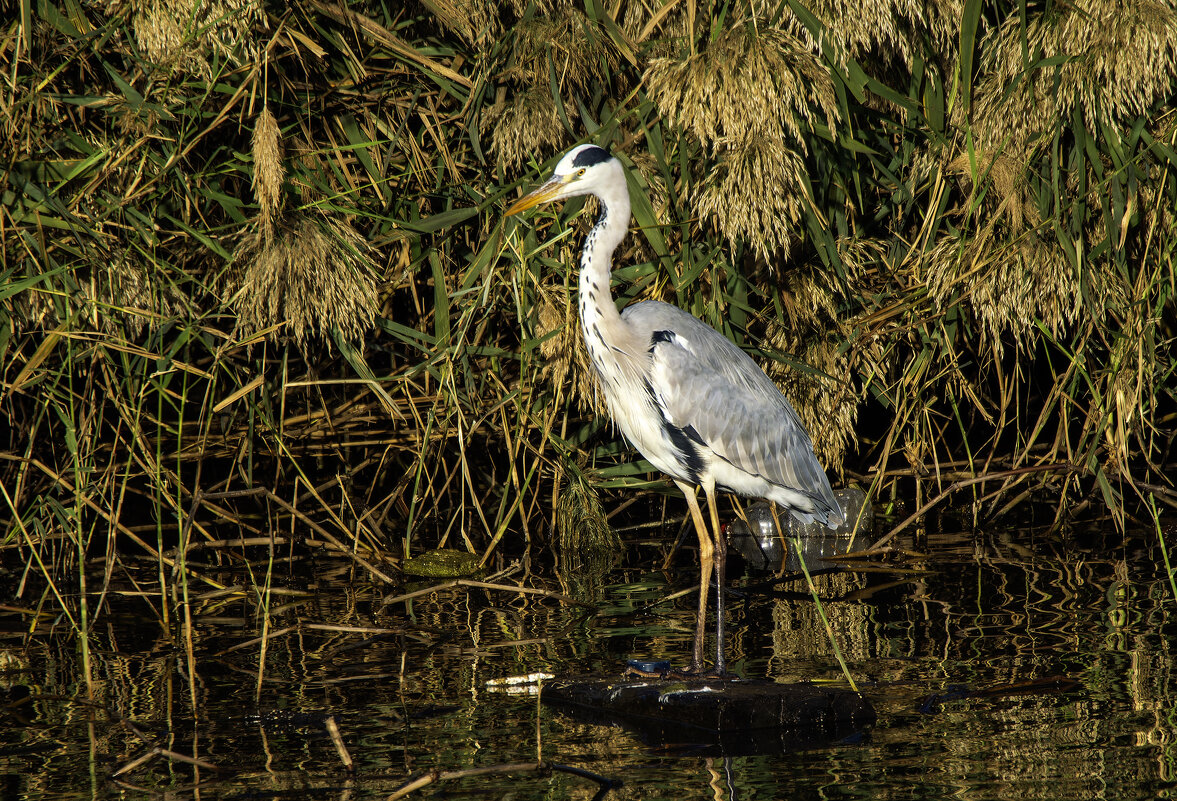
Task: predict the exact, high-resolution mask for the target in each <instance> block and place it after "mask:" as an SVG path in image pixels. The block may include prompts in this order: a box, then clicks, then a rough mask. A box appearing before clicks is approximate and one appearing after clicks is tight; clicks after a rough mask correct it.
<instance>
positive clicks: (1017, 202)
mask: <svg viewBox="0 0 1177 801" xmlns="http://www.w3.org/2000/svg"><path fill="white" fill-rule="evenodd" d="M948 169H949V171H951V172H954V173H956V174H957V175H959V176H961V181H962V183H963V184H965V186H966V187H967V188H969V189H970V194H971V195H973V196H975V195H976V194H977V193H978V192H980V190H981V188H982V187H987V188H989V189H990V190H991V191H990V192H989V193H988V194H987V196H986V201H987V202H986V203H985V206H986V207H987V208H995V210H996V213H997V214H1004V215H1005V217H1006V219H1008V221H1009V225H1010V229H1011V230H1012V231H1013V233H1015V234H1020V233H1022V232H1023V231H1024V230H1025V229H1026V228H1037V227H1038V226H1039V225H1040V224H1041V222H1042V218H1041V217H1040V215H1039V214H1038V206H1037V205H1036V204H1035V203H1034V202H1033V201H1032V200H1031V199H1030V198H1029V197H1027V194H1026V170H1027V165H1026V163H1025V162H1023V161H1019V160H1017V159H1012V158H1010V157H1009V156H1006V155H1004V154H1001V153H993V152H989V153H981V154H977V159H976V164H975V169H976V171H977V174H976V175H975V176H974V175H973V174H972V169H973V165H972V160H971V159H970V158H969V154H968V153H961V154H960V155H959V156H957V157H956V158H954V159H953V160H952V161H950V162H949V163H948Z"/></svg>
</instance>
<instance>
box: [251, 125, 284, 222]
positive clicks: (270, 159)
mask: <svg viewBox="0 0 1177 801" xmlns="http://www.w3.org/2000/svg"><path fill="white" fill-rule="evenodd" d="M285 179H286V168H285V167H284V166H283V164H282V131H281V130H279V128H278V121H277V120H276V119H274V114H273V112H271V111H270V107H269V106H268V105H267V106H266V107H265V108H263V109H262V113H261V114H259V115H258V117H257V122H256V123H255V124H254V128H253V196H254V197H255V198H257V204H258V208H259V209H260V210H261V217H260V220H259V222H260V224H261V230H262V236H263V237H264V238H265V240H266V241H267V242H269V241H270V240H271V239H272V238H273V236H274V224H275V222H276V221H277V219H278V216H279V215H280V214H281V212H282V184H283V182H284V181H285Z"/></svg>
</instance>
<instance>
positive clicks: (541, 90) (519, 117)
mask: <svg viewBox="0 0 1177 801" xmlns="http://www.w3.org/2000/svg"><path fill="white" fill-rule="evenodd" d="M482 128H483V130H488V129H489V130H490V132H491V138H490V141H491V148H492V149H493V150H494V152H495V153H497V154H498V156H499V158H501V159H502V160H503V162H504V163H505V164H506V165H507V166H509V167H519V166H521V165H522V164H523V162H524V161H525V160H526V159H527V158H529V157H530V156H531V154H533V153H535V152H537V151H545V150H550V149H552V148H553V147H554V146H555V145H557V144H559V143H560V142H562V141H563V140H564V126H563V125H561V124H560V116H559V114H557V112H556V101H555V99H554V98H553V97H552V93H551V90H550V89H548V86H547V84H536V85H534V86H531V87H530V88H528V89H527V90H526V91H524V92H522V93H520V94H516V95H515V96H514V97H512V98H511V99H510V100H504V101H502V102H500V103H497V104H495V105H494V106H492V107H491V108H489V109H487V111H486V113H485V114H483V117H482Z"/></svg>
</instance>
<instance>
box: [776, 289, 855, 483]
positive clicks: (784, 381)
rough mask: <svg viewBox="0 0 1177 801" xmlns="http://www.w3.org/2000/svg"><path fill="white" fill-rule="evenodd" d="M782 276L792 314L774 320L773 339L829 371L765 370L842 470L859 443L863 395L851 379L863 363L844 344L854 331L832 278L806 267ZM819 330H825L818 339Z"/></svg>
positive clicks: (828, 459)
mask: <svg viewBox="0 0 1177 801" xmlns="http://www.w3.org/2000/svg"><path fill="white" fill-rule="evenodd" d="M781 280H782V281H783V283H784V286H783V287H782V290H781V305H782V306H783V308H784V311H785V315H786V316H785V317H783V318H781V319H780V320H779V321H778V320H773V321H771V322H770V323H769V326H768V332H767V337H766V340H767V343H768V345H769V347H770V348H771V349H773V350H776V351H778V352H781V353H787V354H790V355H791V356H792V357H793V358H794V359H795V361H796V363H798V364H805V365H808V366H810V367H812V368H814V369H815V370H818V371H820V372H821V373H824V375H821V374H815V373H813V372H808V371H806V372H802V371H800V370H798V369H796V368H794V367H792V366H790V365H789V364H787V363H785V362H782V361H772V362H769V363H768V364H767V366H766V368H765V370H766V372H767V373H768V375H769V376H770V377H771V378H772V379H773V380H774V381H776V383H777V384H778V385H779V386H780V387H781V390H782V391H783V392H784V393H785V396H786V397H787V398H789V401H790V402H791V403H792V405H793V408H794V409H795V410H796V412H797V416H798V417H799V418H800V419H801V422H802V424H803V425H804V426H805V429H806V430H807V431H808V432H809V435H810V437H811V438H812V440H813V447H814V451H815V452H816V453H817V455H818V457H819V458H820V459H821V460H822V463H823V464H826V465H828V466H829V467H831V468H833V469H835V470H838V471H841V469H842V460H843V457H844V456H845V453H846V448H847V447H848V445H849V444H850V443H852V442H856V441H857V438H856V435H855V428H854V424H855V422H856V421H857V420H858V400H859V399H858V397H857V396H856V394H855V393H854V392H853V390H852V389H851V387H850V385H849V383H848V381H849V377H850V376H852V375H856V374H858V368H859V365H857V364H853V363H851V359H850V357H849V356H848V355H847V353H846V352H844V351H842V350H841V349H840V348H839V343H844V342H846V341H847V340H848V339H849V338H850V334H851V332H850V329H849V327H848V326H847V325H845V324H844V323H843V322H842V321H841V320H839V319H838V299H837V298H836V297H835V296H834V294H833V289H832V285H831V283H830V282H828V281H824V280H820V279H819V278H818V277H817V276H816V275H815V274H813V273H810V272H808V271H801V270H798V271H792V272H790V273H788V274H787V275H785V276H782V278H781ZM813 331H821V332H824V333H823V334H822V335H821V336H819V337H816V338H815V337H813V335H812V332H813ZM803 332H805V333H803ZM876 355H877V354H876ZM827 376H829V377H827ZM831 377H832V378H831Z"/></svg>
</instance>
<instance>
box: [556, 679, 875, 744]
mask: <svg viewBox="0 0 1177 801" xmlns="http://www.w3.org/2000/svg"><path fill="white" fill-rule="evenodd" d="M541 698H542V700H543V701H544V702H545V703H548V704H553V705H557V706H559V707H562V708H564V709H566V710H568V711H570V712H572V714H573V715H574V716H575V717H577V718H579V719H581V720H586V721H588V722H592V723H620V724H622V725H625V726H626V727H627V728H630V729H632V730H634V731H635V732H636V733H638V734H639V736H641V738H642V739H643V740H644V741H645V742H647V743H649V744H652V745H662V746H665V745H673V746H679V747H680V748H683V747H685V748H689V749H690V750H691V751H692V752H698V751H700V750H702V751H704V752H705V753H714V754H722V755H727V756H734V755H738V754H753V753H774V752H781V751H789V750H796V749H798V748H808V747H813V746H815V745H821V744H827V743H832V742H836V741H840V740H846V739H847V738H853V737H855V736H860V735H862V734H864V733H865V730H866V729H867V728H868V727H870V726H871V725H873V724H874V722H875V711H874V709H873V707H871V705H870V702H868V701H867V700H866V699H865V698H863V696H862V695H861V694H859V693H856V692H852V691H850V690H846V689H841V688H835V687H818V686H816V685H813V684H808V683H804V684H777V683H775V682H771V681H764V680H749V681H745V680H742V679H724V680H720V679H693V678H691V679H607V678H591V677H586V678H561V679H553V680H551V681H548V682H545V683H544V685H543V690H542V694H541Z"/></svg>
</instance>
